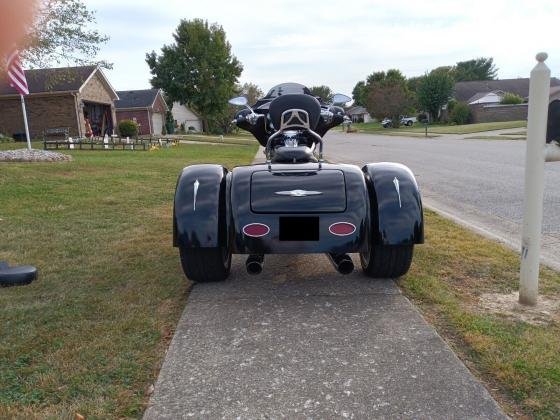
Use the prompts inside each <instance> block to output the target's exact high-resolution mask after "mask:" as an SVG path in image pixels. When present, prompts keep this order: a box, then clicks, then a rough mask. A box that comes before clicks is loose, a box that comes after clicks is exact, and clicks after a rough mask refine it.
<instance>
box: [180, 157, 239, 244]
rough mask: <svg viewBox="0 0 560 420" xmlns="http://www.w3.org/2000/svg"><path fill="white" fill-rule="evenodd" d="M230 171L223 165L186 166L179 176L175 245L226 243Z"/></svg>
mask: <svg viewBox="0 0 560 420" xmlns="http://www.w3.org/2000/svg"><path fill="white" fill-rule="evenodd" d="M227 174H228V171H227V169H226V168H224V167H223V166H220V165H192V166H187V167H186V168H185V169H183V172H181V175H179V179H178V181H177V187H176V189H175V201H174V205H173V246H181V247H183V248H214V247H220V246H223V247H225V246H227V245H228V240H227V213H226V212H227V203H226V190H227V185H226V184H227Z"/></svg>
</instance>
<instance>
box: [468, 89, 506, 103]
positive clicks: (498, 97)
mask: <svg viewBox="0 0 560 420" xmlns="http://www.w3.org/2000/svg"><path fill="white" fill-rule="evenodd" d="M504 95H505V92H503V91H501V90H494V91H492V92H478V93H475V94H474V96H473V97H472V98H469V99H468V100H467V103H468V104H469V105H477V104H499V103H500V102H501V101H502V98H503V97H504Z"/></svg>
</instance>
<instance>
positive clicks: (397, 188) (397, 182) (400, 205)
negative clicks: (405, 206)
mask: <svg viewBox="0 0 560 420" xmlns="http://www.w3.org/2000/svg"><path fill="white" fill-rule="evenodd" d="M393 184H395V190H397V195H398V196H399V207H400V208H401V209H402V202H401V185H400V183H399V180H398V178H397V177H395V179H393Z"/></svg>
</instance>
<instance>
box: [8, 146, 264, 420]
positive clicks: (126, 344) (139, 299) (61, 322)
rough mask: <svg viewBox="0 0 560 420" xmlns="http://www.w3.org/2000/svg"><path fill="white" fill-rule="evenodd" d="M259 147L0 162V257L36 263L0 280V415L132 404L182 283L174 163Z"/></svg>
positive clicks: (233, 155)
mask: <svg viewBox="0 0 560 420" xmlns="http://www.w3.org/2000/svg"><path fill="white" fill-rule="evenodd" d="M18 147H22V144H17V145H15V144H13V143H12V144H2V145H0V149H6V148H18ZM256 149H257V147H256V145H255V146H231V147H215V146H207V145H189V146H177V147H174V148H170V149H161V150H158V151H155V152H132V151H115V152H112V151H111V152H103V151H94V152H91V151H82V152H79V151H72V152H70V153H71V154H72V155H73V156H74V161H73V162H70V163H57V164H40V163H35V164H6V163H4V164H2V163H0V260H8V261H9V262H10V263H12V264H33V265H36V266H37V267H38V268H39V270H40V279H39V280H38V281H37V282H36V283H34V284H32V285H30V286H27V287H22V288H3V289H0V418H13V417H21V418H41V419H42V418H73V417H74V415H75V413H80V414H82V415H84V416H86V417H89V418H128V417H139V416H141V414H142V412H143V411H144V408H145V404H146V402H147V393H146V390H147V389H148V387H149V385H150V384H152V383H153V382H154V381H155V379H156V377H157V373H158V371H159V366H160V364H161V362H162V359H163V357H164V355H165V349H166V347H167V344H168V341H169V340H170V338H171V337H172V334H173V330H174V328H175V325H176V323H177V321H178V318H179V316H180V313H181V311H182V309H183V307H184V303H185V300H186V297H187V293H188V289H189V284H188V282H187V281H186V280H185V278H184V275H183V274H182V271H181V269H180V266H179V259H178V257H177V252H176V250H175V249H174V248H172V246H171V234H172V230H171V213H172V200H173V193H174V189H175V182H176V179H177V175H178V174H179V171H180V170H181V168H183V167H184V166H185V165H187V164H192V163H201V162H219V163H222V164H224V165H226V166H228V167H233V166H234V165H239V164H247V163H249V162H251V160H252V159H253V157H254V155H255V151H256ZM65 153H66V152H65Z"/></svg>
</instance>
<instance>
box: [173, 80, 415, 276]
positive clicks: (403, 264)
mask: <svg viewBox="0 0 560 420" xmlns="http://www.w3.org/2000/svg"><path fill="white" fill-rule="evenodd" d="M348 101H350V98H348V97H347V96H344V95H339V94H337V95H334V98H333V101H332V102H333V103H332V104H324V103H322V101H320V100H319V99H318V98H316V97H314V96H313V95H312V94H311V92H310V91H309V90H308V89H307V88H306V87H305V86H302V85H300V84H296V83H284V84H280V85H278V86H275V87H274V88H272V89H271V90H270V92H268V94H267V95H266V96H265V97H264V98H262V99H260V100H258V101H257V103H256V104H254V105H253V106H251V107H250V106H248V104H247V100H246V98H244V97H239V98H234V99H232V100H231V101H230V104H233V105H236V106H241V107H243V108H244V109H242V110H241V111H239V112H238V113H237V114H236V117H235V120H234V122H235V124H237V126H238V127H239V128H241V129H244V130H247V131H249V132H250V133H252V134H253V135H254V136H255V137H256V139H257V140H258V141H259V143H260V144H261V145H262V146H263V147H265V154H266V161H265V162H264V163H261V164H255V165H251V166H243V167H237V168H235V169H233V170H232V171H228V170H227V169H226V168H224V167H223V166H220V165H214V164H205V165H191V166H187V167H186V168H184V169H183V171H182V173H181V174H180V176H179V180H178V182H177V188H176V192H175V202H174V211H173V242H174V245H175V246H176V247H178V248H179V251H180V257H181V263H182V267H183V270H184V272H185V274H186V276H187V277H188V278H189V279H191V280H193V281H195V282H210V281H222V280H225V279H226V278H227V277H228V275H229V272H230V266H231V256H232V254H246V255H248V258H247V262H246V268H247V271H248V272H249V273H250V274H259V273H260V272H261V271H262V268H263V264H264V259H265V256H266V255H267V254H304V253H305V254H307V253H323V254H326V255H327V256H328V258H329V260H330V261H331V262H332V264H333V266H334V268H335V269H336V270H337V271H338V272H340V273H342V274H348V273H351V272H352V271H353V270H354V264H353V262H352V259H351V258H350V256H349V255H348V254H349V253H359V255H360V262H361V266H362V269H363V272H364V273H365V274H366V275H367V276H370V277H374V278H388V277H389V278H394V277H399V276H401V275H403V274H405V273H406V272H407V271H408V270H409V268H410V264H411V261H412V256H413V248H414V245H415V244H421V243H423V241H424V221H423V213H422V201H421V197H420V192H419V190H418V185H417V183H416V180H415V178H414V175H413V174H412V172H411V171H410V169H408V168H407V167H406V166H404V165H401V164H398V163H388V162H382V163H369V164H367V165H365V166H364V167H363V168H361V169H360V168H359V167H357V166H354V165H346V164H332V163H328V162H325V161H324V160H323V136H324V135H325V134H326V133H327V131H328V130H330V129H331V128H333V127H336V126H338V125H340V124H342V123H343V122H344V121H345V118H346V117H345V113H344V109H343V108H342V107H340V106H338V105H341V104H344V103H346V102H348Z"/></svg>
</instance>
